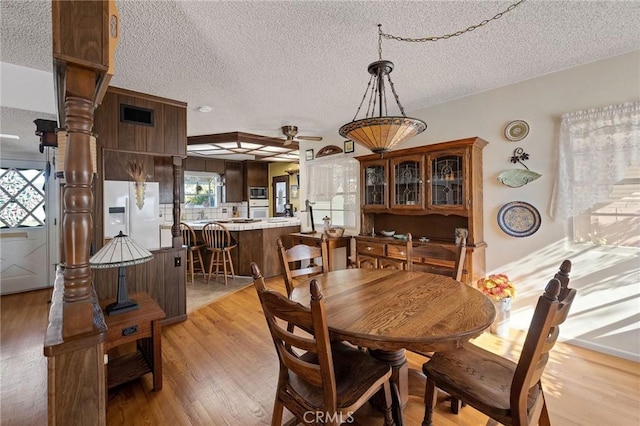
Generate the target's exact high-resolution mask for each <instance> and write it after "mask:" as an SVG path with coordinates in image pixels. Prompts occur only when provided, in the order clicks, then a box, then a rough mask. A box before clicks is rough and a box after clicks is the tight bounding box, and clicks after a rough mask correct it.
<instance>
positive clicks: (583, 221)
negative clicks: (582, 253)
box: [573, 167, 640, 248]
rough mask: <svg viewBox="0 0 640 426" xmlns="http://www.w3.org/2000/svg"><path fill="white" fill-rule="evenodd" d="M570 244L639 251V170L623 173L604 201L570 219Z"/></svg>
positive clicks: (633, 168) (631, 169) (635, 168)
mask: <svg viewBox="0 0 640 426" xmlns="http://www.w3.org/2000/svg"><path fill="white" fill-rule="evenodd" d="M573 242H574V243H581V244H597V245H611V246H622V247H638V248H640V167H632V168H629V169H628V170H627V172H626V174H625V176H624V178H623V179H622V180H620V181H618V182H617V183H616V184H614V186H613V190H612V191H611V193H610V194H609V199H608V200H606V201H604V202H600V203H598V204H596V205H595V206H593V207H592V208H591V209H589V210H588V211H587V212H585V213H583V214H579V215H577V216H575V217H574V218H573Z"/></svg>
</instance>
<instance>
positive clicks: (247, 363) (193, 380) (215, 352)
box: [0, 280, 640, 426]
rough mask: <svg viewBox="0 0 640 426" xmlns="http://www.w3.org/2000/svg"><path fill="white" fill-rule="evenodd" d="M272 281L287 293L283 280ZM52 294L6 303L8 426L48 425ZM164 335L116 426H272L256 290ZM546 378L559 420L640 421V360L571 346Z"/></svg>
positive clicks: (122, 394) (495, 346)
mask: <svg viewBox="0 0 640 426" xmlns="http://www.w3.org/2000/svg"><path fill="white" fill-rule="evenodd" d="M267 284H268V285H269V286H270V287H275V288H278V289H280V290H282V291H284V285H283V283H282V281H281V280H270V281H268V282H267ZM49 297H50V291H49V290H39V291H33V292H29V293H23V294H18V295H10V296H3V297H2V298H1V300H0V304H1V305H0V309H1V321H2V322H1V335H0V368H1V376H0V390H1V400H0V404H1V405H0V419H1V424H2V425H45V424H46V419H47V416H46V410H47V399H46V397H47V394H46V386H47V383H46V380H47V376H46V358H45V357H44V356H43V339H44V332H45V329H46V325H47V314H48V312H49V304H48V300H49ZM570 320H571V319H569V321H570ZM162 334H163V341H162V355H163V367H164V371H163V373H164V387H163V389H162V390H161V391H159V392H153V391H151V390H150V389H151V377H150V376H149V375H147V376H145V377H143V378H142V379H140V380H136V381H133V382H131V383H129V384H126V385H123V386H121V387H119V388H117V389H116V391H115V392H111V393H110V400H109V406H108V413H107V423H108V424H109V425H216V426H217V425H242V426H250V425H267V424H270V419H271V411H272V403H273V395H274V391H275V384H276V380H277V365H278V364H277V358H276V353H275V349H274V348H273V344H272V342H271V340H270V336H269V333H268V330H267V326H266V323H265V320H264V317H263V315H262V311H261V308H260V305H259V302H258V298H257V295H256V293H255V290H254V289H253V287H252V286H250V287H248V288H245V289H243V290H240V291H238V292H236V293H234V294H231V295H229V296H226V297H224V298H222V299H220V300H217V301H216V302H214V303H213V304H211V305H208V306H206V307H204V308H201V309H199V310H197V311H195V312H193V313H191V314H189V319H188V320H187V321H185V322H182V323H178V324H174V325H171V326H167V327H165V328H164V329H163V333H162ZM523 339H524V334H523V333H521V332H513V333H512V336H511V339H510V340H509V341H507V342H503V341H501V340H500V339H498V338H496V337H494V336H491V335H488V334H484V335H482V336H481V337H479V338H478V339H476V341H475V342H476V343H477V344H479V345H481V346H483V347H486V348H488V349H490V350H493V351H497V352H500V353H503V354H507V356H511V357H513V358H516V357H517V355H518V353H519V349H520V346H521V342H522V340H523ZM408 356H409V362H410V365H411V366H413V367H416V368H419V367H420V365H421V363H422V362H423V359H421V358H420V357H419V356H417V355H413V354H409V355H408ZM543 382H544V387H545V391H546V394H547V400H548V405H549V411H550V416H551V421H552V423H553V424H554V425H555V426H559V425H560V426H562V425H616V426H627V425H629V426H632V425H638V424H640V368H639V364H638V363H634V362H631V361H626V360H622V359H619V358H615V357H610V356H606V355H603V354H599V353H596V352H592V351H588V350H585V349H581V348H578V347H575V346H571V345H568V344H562V343H561V344H558V345H557V346H556V348H555V349H554V351H553V352H552V358H551V361H550V364H549V365H548V367H547V369H546V371H545V375H544V379H543ZM423 412H424V408H423V401H422V399H421V398H417V397H411V398H410V399H409V403H408V404H407V407H406V408H405V411H404V418H405V424H407V425H409V426H413V425H419V424H420V423H421V421H422V416H423ZM287 418H290V417H287ZM485 422H486V417H485V416H483V415H482V414H480V413H478V412H477V411H476V410H474V409H473V408H471V407H465V408H463V409H462V410H461V413H460V414H459V415H457V416H455V415H453V414H451V413H449V408H448V403H446V402H445V401H444V400H443V401H441V403H439V404H438V407H437V409H436V413H435V416H434V423H435V424H436V425H443V426H450V425H462V426H475V425H479V424H484V423H485ZM353 424H356V425H375V424H382V418H381V417H380V416H378V415H377V414H376V413H374V412H372V411H371V410H370V408H368V407H365V410H364V411H363V412H359V413H357V415H356V422H355V423H353Z"/></svg>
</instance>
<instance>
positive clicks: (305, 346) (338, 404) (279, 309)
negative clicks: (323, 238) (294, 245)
mask: <svg viewBox="0 0 640 426" xmlns="http://www.w3.org/2000/svg"><path fill="white" fill-rule="evenodd" d="M251 271H252V273H253V278H254V281H253V283H254V286H255V288H256V291H257V292H258V296H259V298H260V303H261V305H262V309H263V311H264V316H265V318H266V320H267V325H268V326H269V331H270V332H271V337H272V338H273V343H274V345H275V347H276V352H277V354H278V360H279V363H280V370H279V374H278V385H277V388H276V397H275V403H274V405H273V416H272V418H271V424H272V426H273V425H281V424H282V416H283V409H284V408H287V410H289V411H290V412H291V413H293V415H294V416H295V417H296V419H298V421H299V422H302V423H304V424H327V425H338V424H341V423H344V422H347V423H351V422H352V419H351V418H350V416H351V414H352V413H353V412H355V411H356V410H357V409H358V408H360V407H361V406H362V405H364V404H366V403H367V401H368V400H369V399H370V398H371V397H372V396H373V395H375V394H376V393H377V392H378V391H381V390H382V391H383V393H384V402H385V411H384V424H385V425H387V426H389V425H394V424H395V423H394V420H393V417H394V415H395V416H396V418H400V408H399V404H392V395H391V384H390V381H389V379H390V378H391V367H390V366H389V365H388V364H386V363H384V362H381V361H379V360H377V359H375V358H373V357H371V356H369V355H368V354H365V353H363V352H360V351H359V350H358V349H355V348H353V347H351V346H348V345H346V344H344V343H342V342H338V341H331V339H330V336H329V329H328V326H327V318H326V314H325V302H324V299H323V297H322V293H321V291H320V288H319V285H318V282H317V281H316V280H312V281H311V284H310V293H311V303H310V308H307V307H305V306H302V305H301V304H299V303H296V302H293V301H291V300H289V299H288V298H287V297H285V296H284V295H283V294H281V293H279V292H276V291H273V290H268V289H267V288H266V287H265V284H264V278H263V277H262V274H261V273H260V269H259V268H258V266H257V265H256V264H255V263H251ZM285 325H287V326H288V325H294V326H295V327H298V328H300V329H302V330H306V331H307V332H308V333H309V334H306V333H305V334H304V335H298V334H294V333H291V332H290V331H289V330H288V329H287V327H285ZM392 405H393V406H394V407H395V411H394V413H392Z"/></svg>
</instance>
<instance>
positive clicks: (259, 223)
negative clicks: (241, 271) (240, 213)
mask: <svg viewBox="0 0 640 426" xmlns="http://www.w3.org/2000/svg"><path fill="white" fill-rule="evenodd" d="M209 222H217V223H220V224H222V225H223V226H224V227H225V228H227V229H228V230H229V231H249V230H253V229H267V228H282V227H285V226H300V218H299V217H282V218H280V217H274V218H269V219H202V220H186V221H184V223H186V224H187V225H189V226H191V227H192V228H193V229H195V230H196V231H200V230H202V228H203V227H204V225H206V224H207V223H209ZM168 226H169V228H171V224H168Z"/></svg>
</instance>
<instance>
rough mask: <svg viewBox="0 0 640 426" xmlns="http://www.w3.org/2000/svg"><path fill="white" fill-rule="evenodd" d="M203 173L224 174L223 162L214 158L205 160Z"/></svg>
mask: <svg viewBox="0 0 640 426" xmlns="http://www.w3.org/2000/svg"><path fill="white" fill-rule="evenodd" d="M205 171H206V172H210V173H218V174H220V175H223V174H224V160H218V159H216V158H207V161H206V162H205Z"/></svg>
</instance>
